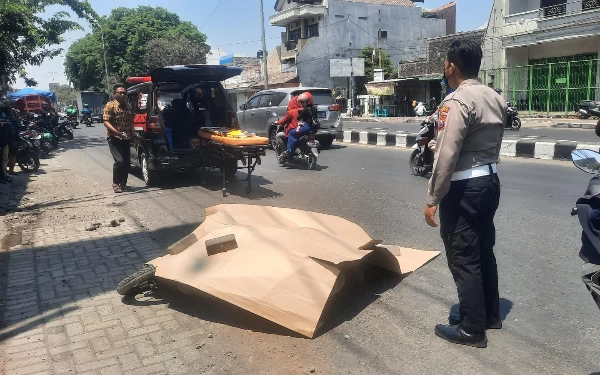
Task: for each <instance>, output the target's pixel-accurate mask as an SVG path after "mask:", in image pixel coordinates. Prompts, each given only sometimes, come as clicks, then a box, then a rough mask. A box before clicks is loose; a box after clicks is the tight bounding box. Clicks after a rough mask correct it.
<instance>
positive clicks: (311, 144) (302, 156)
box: [275, 125, 320, 169]
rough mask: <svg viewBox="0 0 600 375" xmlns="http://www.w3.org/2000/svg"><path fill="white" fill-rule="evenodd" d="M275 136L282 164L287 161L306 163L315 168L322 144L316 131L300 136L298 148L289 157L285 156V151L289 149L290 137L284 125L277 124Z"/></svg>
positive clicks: (277, 152) (279, 160) (276, 151)
mask: <svg viewBox="0 0 600 375" xmlns="http://www.w3.org/2000/svg"><path fill="white" fill-rule="evenodd" d="M275 138H276V140H275V153H276V155H277V161H278V162H279V164H280V165H285V164H286V163H293V164H306V165H307V166H308V169H314V168H315V166H316V165H317V159H318V158H319V153H320V151H319V147H320V146H319V141H317V140H316V139H315V132H314V131H310V132H308V133H307V134H305V135H303V136H302V137H300V139H299V140H298V146H297V147H296V150H294V152H293V153H292V155H289V156H288V157H287V158H286V157H285V151H286V150H287V142H288V137H287V136H286V135H285V132H284V131H283V126H281V125H278V126H277V135H276V136H275Z"/></svg>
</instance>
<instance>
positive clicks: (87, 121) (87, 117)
mask: <svg viewBox="0 0 600 375" xmlns="http://www.w3.org/2000/svg"><path fill="white" fill-rule="evenodd" d="M82 120H83V121H82V122H83V123H84V124H85V126H87V127H88V128H89V127H91V126H92V116H90V115H83V118H82Z"/></svg>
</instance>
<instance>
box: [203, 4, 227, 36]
mask: <svg viewBox="0 0 600 375" xmlns="http://www.w3.org/2000/svg"><path fill="white" fill-rule="evenodd" d="M223 1H225V0H221V1H219V4H217V6H216V7H215V9H213V11H212V13H211V14H209V15H208V18H207V19H206V21H204V23H203V24H202V26H200V30H202V28H204V26H206V24H207V23H208V21H210V19H211V17H212V16H213V14H215V12H216V11H217V9H219V7H220V6H221V4H223Z"/></svg>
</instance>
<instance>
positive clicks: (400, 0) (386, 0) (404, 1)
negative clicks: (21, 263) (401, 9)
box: [342, 0, 415, 7]
mask: <svg viewBox="0 0 600 375" xmlns="http://www.w3.org/2000/svg"><path fill="white" fill-rule="evenodd" d="M342 1H348V2H351V3H367V4H381V5H398V6H405V7H414V6H415V4H413V2H412V1H411V0H342Z"/></svg>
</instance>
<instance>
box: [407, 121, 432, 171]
mask: <svg viewBox="0 0 600 375" xmlns="http://www.w3.org/2000/svg"><path fill="white" fill-rule="evenodd" d="M436 123H437V112H435V113H434V114H432V115H430V116H429V117H427V118H426V119H425V120H424V121H423V122H422V123H421V130H419V132H418V133H417V138H416V142H415V144H414V146H413V147H412V148H413V150H414V151H413V152H412V153H411V154H410V159H409V161H408V165H409V167H410V170H411V172H412V174H414V175H415V176H420V177H423V176H425V175H427V173H429V172H431V171H432V170H433V159H434V158H433V151H432V150H431V149H430V148H429V142H430V141H431V140H432V139H433V137H434V135H435V134H434V129H435V124H436Z"/></svg>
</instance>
